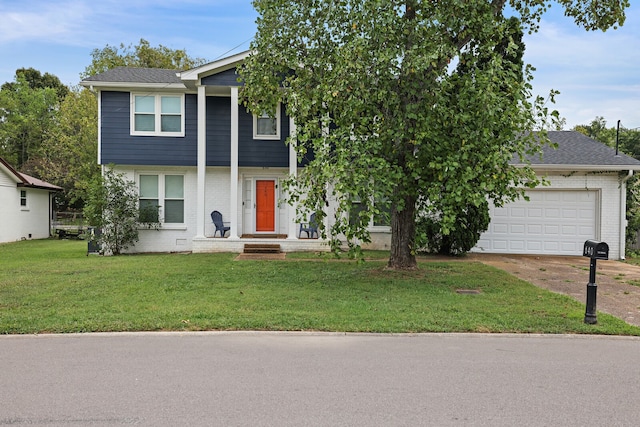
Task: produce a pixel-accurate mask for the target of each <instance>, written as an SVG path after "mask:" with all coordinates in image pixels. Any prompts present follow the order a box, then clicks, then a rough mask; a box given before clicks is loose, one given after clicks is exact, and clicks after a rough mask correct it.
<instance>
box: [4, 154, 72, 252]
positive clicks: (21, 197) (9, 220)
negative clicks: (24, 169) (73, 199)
mask: <svg viewBox="0 0 640 427" xmlns="http://www.w3.org/2000/svg"><path fill="white" fill-rule="evenodd" d="M58 191H62V188H61V187H58V186H56V185H53V184H49V183H48V182H45V181H42V180H39V179H37V178H34V177H32V176H29V175H26V174H23V173H20V172H18V171H16V170H15V169H14V168H13V167H12V166H11V165H9V163H7V162H6V161H5V160H4V159H2V158H0V243H4V242H15V241H17V240H26V239H44V238H47V237H49V235H50V230H51V218H52V217H53V203H52V197H53V194H54V193H56V192H58Z"/></svg>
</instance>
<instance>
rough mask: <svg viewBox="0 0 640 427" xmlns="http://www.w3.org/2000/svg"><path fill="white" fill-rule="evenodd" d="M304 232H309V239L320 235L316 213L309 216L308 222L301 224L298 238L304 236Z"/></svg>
mask: <svg viewBox="0 0 640 427" xmlns="http://www.w3.org/2000/svg"><path fill="white" fill-rule="evenodd" d="M302 233H307V239H313V235H314V233H315V235H316V236H317V237H319V234H318V223H317V222H316V214H315V213H312V214H311V216H310V217H309V222H308V223H304V222H303V223H301V224H300V232H299V233H298V238H300V237H302Z"/></svg>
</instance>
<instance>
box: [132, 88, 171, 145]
mask: <svg viewBox="0 0 640 427" xmlns="http://www.w3.org/2000/svg"><path fill="white" fill-rule="evenodd" d="M131 105H132V108H131V111H132V114H131V135H147V136H158V135H162V136H184V95H160V94H156V95H153V94H151V95H149V94H145V95H143V94H135V93H132V94H131Z"/></svg>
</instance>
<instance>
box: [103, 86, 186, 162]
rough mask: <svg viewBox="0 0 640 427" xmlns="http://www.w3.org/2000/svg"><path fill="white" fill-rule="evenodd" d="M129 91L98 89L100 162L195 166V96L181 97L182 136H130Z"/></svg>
mask: <svg viewBox="0 0 640 427" xmlns="http://www.w3.org/2000/svg"><path fill="white" fill-rule="evenodd" d="M130 103H131V98H130V95H129V92H108V91H103V92H102V105H101V108H102V128H101V132H102V134H101V137H102V147H101V148H102V152H101V157H102V164H109V163H115V164H120V165H163V166H195V165H196V164H197V153H198V138H197V136H198V123H197V109H198V98H197V96H196V95H186V97H185V136H184V137H162V136H132V135H130V130H129V128H130V112H131V105H130Z"/></svg>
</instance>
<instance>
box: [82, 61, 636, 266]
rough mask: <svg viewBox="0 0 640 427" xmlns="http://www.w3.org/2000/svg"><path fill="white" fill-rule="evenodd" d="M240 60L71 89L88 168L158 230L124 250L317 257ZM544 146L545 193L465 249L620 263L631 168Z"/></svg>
mask: <svg viewBox="0 0 640 427" xmlns="http://www.w3.org/2000/svg"><path fill="white" fill-rule="evenodd" d="M247 55H248V52H243V53H240V54H236V55H233V56H229V57H227V58H223V59H220V60H218V61H214V62H212V63H209V64H206V65H203V66H200V67H198V68H195V69H192V70H187V71H182V72H176V71H175V70H164V69H142V68H116V69H112V70H109V71H106V72H104V73H102V74H98V75H95V76H92V77H89V78H87V79H85V80H83V81H82V82H81V85H83V86H85V87H88V88H91V89H93V90H94V91H96V93H97V96H98V105H99V141H98V144H99V147H98V153H99V154H98V156H99V157H98V162H99V164H101V165H103V166H107V165H110V164H113V165H114V166H115V169H116V170H117V171H119V172H123V173H125V174H126V175H127V177H128V178H129V179H130V180H132V181H135V182H136V183H137V185H138V189H139V196H140V204H141V205H143V206H144V205H151V206H159V218H160V220H161V221H162V227H161V229H160V230H159V231H155V230H141V235H140V241H139V242H138V243H137V244H136V246H135V247H134V248H132V250H134V251H141V252H155V251H164V252H170V251H193V252H213V251H235V252H240V251H242V248H243V246H244V244H245V243H247V242H249V243H255V242H270V243H278V244H280V246H281V248H282V250H284V251H292V250H326V249H327V246H326V245H324V244H323V242H322V241H320V240H319V239H306V238H303V239H301V238H300V236H299V235H298V233H299V230H300V224H299V223H298V222H297V220H296V216H295V208H294V207H292V206H290V205H289V204H288V203H286V198H287V195H286V194H285V192H284V190H283V189H282V186H281V185H280V183H281V181H282V180H283V179H285V178H286V177H288V176H290V175H296V174H297V173H298V172H299V170H300V168H301V167H303V165H301V164H299V163H298V160H297V156H296V153H295V150H294V148H293V146H292V145H286V144H285V140H286V138H287V137H288V136H289V134H291V133H292V132H293V131H294V128H295V121H294V120H293V118H291V117H288V116H287V115H286V112H285V109H284V107H282V106H280V108H279V109H278V110H277V111H276V114H275V119H272V118H269V117H267V116H264V117H258V116H255V115H252V114H250V113H249V112H248V111H247V110H246V109H245V108H244V107H242V106H240V105H239V102H238V91H239V89H240V83H238V79H237V77H238V76H237V73H236V68H237V66H238V65H239V64H240V63H241V62H242V61H243V60H244V58H246V56H247ZM550 137H551V139H552V140H553V141H554V142H556V143H558V146H559V148H558V149H557V150H545V153H544V156H543V158H542V160H541V159H538V158H536V159H532V164H533V166H534V168H535V169H536V171H538V172H539V173H540V174H544V175H545V176H547V177H548V180H549V181H550V183H551V185H550V186H547V187H543V188H540V189H535V190H531V191H529V192H528V196H529V199H530V201H528V202H526V201H517V202H514V203H511V204H509V205H507V206H505V207H501V208H492V212H491V215H492V222H491V225H490V227H489V230H488V231H487V232H486V233H484V234H483V235H482V237H481V239H480V241H479V242H478V245H477V247H476V248H475V250H477V251H485V252H494V253H495V252H498V253H500V252H502V253H529V254H561V255H562V254H565V255H580V254H581V251H582V245H583V243H584V241H585V240H587V239H597V240H604V241H606V242H607V243H608V244H609V247H610V257H612V258H620V257H623V256H624V235H625V226H626V220H625V207H626V205H625V191H626V185H625V183H626V180H627V179H628V177H630V176H631V175H632V174H633V171H634V170H640V161H637V160H635V159H633V158H630V157H628V156H624V155H615V151H614V150H613V149H611V148H609V147H606V146H605V145H603V144H600V143H598V142H596V141H593V140H591V139H590V138H587V137H585V136H583V135H581V134H579V133H577V132H550ZM214 210H217V211H219V212H221V213H222V216H223V220H224V221H225V222H228V224H227V226H228V227H229V228H230V229H229V231H228V232H227V233H226V234H225V238H220V233H217V235H216V237H214V234H215V233H216V231H215V227H214V225H213V223H212V221H211V218H210V214H211V212H212V211H214ZM329 217H330V216H329ZM372 231H373V233H372V244H371V245H369V247H371V248H379V249H384V248H387V247H388V244H389V240H390V231H389V228H388V227H385V226H379V225H376V226H374V224H372Z"/></svg>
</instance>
